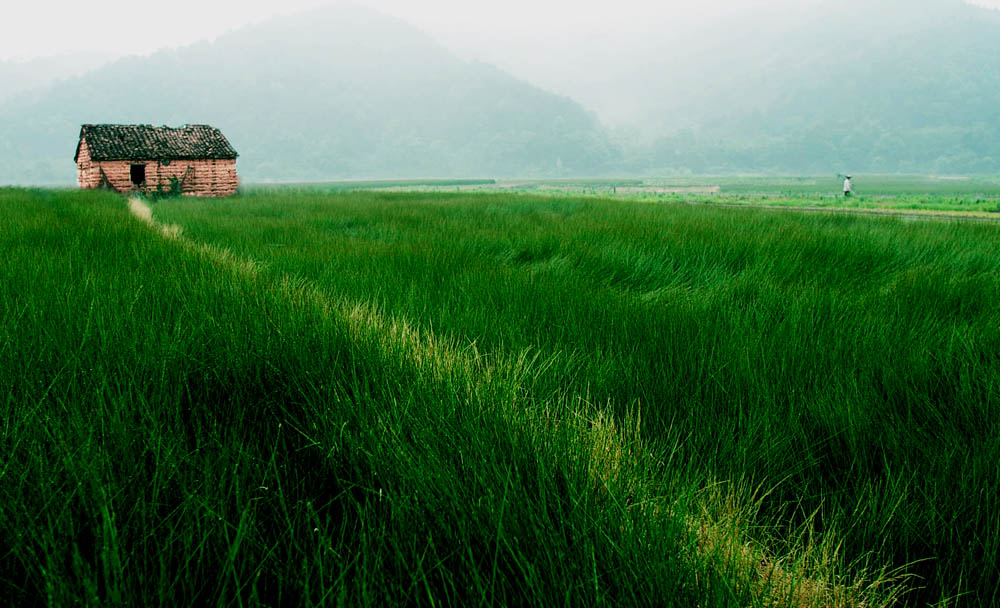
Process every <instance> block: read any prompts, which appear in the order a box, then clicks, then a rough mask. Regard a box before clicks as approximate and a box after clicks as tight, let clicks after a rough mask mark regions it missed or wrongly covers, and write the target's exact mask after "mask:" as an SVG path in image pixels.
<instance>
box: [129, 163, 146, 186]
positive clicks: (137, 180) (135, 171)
mask: <svg viewBox="0 0 1000 608" xmlns="http://www.w3.org/2000/svg"><path fill="white" fill-rule="evenodd" d="M129 175H130V176H131V177H132V183H133V184H135V185H136V186H141V185H143V184H145V183H146V165H132V167H131V170H130V171H129Z"/></svg>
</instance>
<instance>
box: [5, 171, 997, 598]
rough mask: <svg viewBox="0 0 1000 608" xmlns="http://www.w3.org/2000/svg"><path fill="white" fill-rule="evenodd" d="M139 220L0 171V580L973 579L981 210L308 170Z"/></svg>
mask: <svg viewBox="0 0 1000 608" xmlns="http://www.w3.org/2000/svg"><path fill="white" fill-rule="evenodd" d="M485 186H491V185H489V184H486V185H485ZM442 187H445V186H442ZM446 187H452V186H451V185H449V186H446ZM458 187H460V186H458ZM730 196H731V197H738V196H742V194H733V195H730ZM753 196H758V195H756V194H755V195H753ZM763 196H772V194H764V195H763ZM789 196H790V195H789ZM803 196H805V195H803ZM905 196H910V194H906V195H899V197H898V198H904V197H905ZM927 196H931V195H927ZM934 196H937V197H938V199H939V200H938V202H940V203H941V204H942V205H945V204H946V203H945V202H944V200H945V199H946V198H947V197H945V196H943V195H934ZM956 196H966V194H962V193H960V194H958V195H956ZM806 198H808V197H806ZM725 200H728V199H725ZM809 200H814V199H809ZM651 202H652V203H656V204H650V203H651ZM152 217H153V218H154V220H155V222H157V224H156V225H150V224H147V223H145V222H143V221H141V220H140V219H137V218H136V217H134V216H132V215H130V214H129V210H128V206H127V204H126V201H125V200H124V199H122V198H121V197H119V196H116V195H111V194H105V193H94V192H54V191H32V190H17V189H0V254H2V255H3V259H4V263H3V265H0V269H2V270H0V279H2V284H3V285H4V289H3V292H2V293H0V340H2V342H0V386H2V387H4V388H3V391H4V392H3V393H2V394H0V399H3V400H4V407H3V408H2V409H0V430H2V434H0V441H2V449H3V453H4V454H5V455H6V458H5V460H4V462H3V463H2V464H0V598H2V599H5V600H7V603H11V604H15V605H74V604H86V605H100V606H106V605H135V604H142V605H169V606H173V605H193V604H197V605H227V606H228V605H339V604H343V605H399V604H406V605H441V604H444V605H466V604H472V605H538V606H552V605H675V606H695V605H701V606H775V605H777V606H830V605H843V606H880V605H886V606H888V605H895V604H903V605H912V606H922V605H927V604H938V605H972V606H989V605H994V604H996V603H998V602H1000V589H998V587H997V583H996V581H997V580H998V579H1000V569H998V566H997V564H998V563H1000V515H998V514H1000V499H998V497H997V492H996V491H995V489H996V488H997V487H998V484H1000V432H998V431H1000V429H998V428H997V427H998V420H1000V418H998V415H997V414H998V412H997V408H998V407H1000V306H998V304H997V300H996V297H997V294H998V293H1000V257H998V256H997V255H996V250H997V246H998V245H1000V224H993V223H968V222H956V221H947V220H930V219H928V220H917V221H911V220H906V219H901V218H885V217H867V216H851V215H834V214H815V213H800V212H794V211H789V212H783V213H776V212H774V211H770V210H763V209H755V208H745V209H744V208H722V207H717V206H711V205H691V204H686V203H680V202H676V201H674V200H673V199H664V200H651V199H650V198H648V197H647V198H644V197H638V198H637V200H624V199H622V198H601V197H598V196H596V195H591V193H589V192H588V193H577V194H573V193H572V192H569V193H562V194H560V195H559V196H526V195H518V194H511V193H507V192H489V191H477V192H470V193H466V192H460V193H450V194H449V193H443V192H415V193H397V192H382V191H377V190H375V191H372V190H361V191H348V192H343V191H341V192H335V191H332V190H331V189H330V188H329V187H326V186H314V187H309V188H288V189H280V188H273V187H269V188H256V189H253V188H251V189H248V192H247V193H245V194H244V195H241V196H238V197H234V198H231V199H225V200H193V199H172V200H162V201H157V202H155V203H153V204H152ZM165 226H166V227H167V228H164V227H165ZM170 226H173V227H170Z"/></svg>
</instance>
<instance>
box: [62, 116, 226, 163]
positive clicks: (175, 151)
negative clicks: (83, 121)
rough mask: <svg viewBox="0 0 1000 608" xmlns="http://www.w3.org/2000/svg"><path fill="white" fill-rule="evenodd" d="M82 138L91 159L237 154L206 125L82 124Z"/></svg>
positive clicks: (220, 156)
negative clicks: (173, 126)
mask: <svg viewBox="0 0 1000 608" xmlns="http://www.w3.org/2000/svg"><path fill="white" fill-rule="evenodd" d="M84 139H86V140H87V148H88V149H89V150H90V157H91V158H92V159H94V160H171V159H178V160H182V159H183V160H190V159H200V158H216V159H230V158H236V150H233V147H232V146H231V145H229V142H228V141H227V140H226V137H225V136H224V135H223V134H222V132H221V131H219V130H218V129H216V128H215V127H210V126H208V125H185V126H183V127H178V128H176V129H174V128H170V127H154V126H152V125H83V126H82V127H81V128H80V141H83V140H84ZM79 153H80V147H79V144H78V145H77V155H79ZM73 160H76V157H75V156H74V157H73Z"/></svg>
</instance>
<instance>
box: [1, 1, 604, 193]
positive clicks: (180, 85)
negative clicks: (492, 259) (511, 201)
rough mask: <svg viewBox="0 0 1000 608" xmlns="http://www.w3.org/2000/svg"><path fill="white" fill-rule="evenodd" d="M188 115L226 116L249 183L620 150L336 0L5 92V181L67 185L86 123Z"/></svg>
mask: <svg viewBox="0 0 1000 608" xmlns="http://www.w3.org/2000/svg"><path fill="white" fill-rule="evenodd" d="M189 122H199V123H209V124H212V125H214V126H217V127H219V128H220V129H222V131H223V132H224V133H225V134H226V136H227V137H228V138H229V139H230V141H231V142H232V143H233V145H234V146H235V147H236V149H237V150H238V151H239V153H240V160H239V171H240V175H241V177H243V178H244V179H247V180H251V181H259V180H318V179H335V178H365V177H372V178H379V177H426V176H441V177H451V176H468V175H488V176H504V175H560V174H564V173H571V174H587V173H593V172H596V171H601V170H603V169H604V168H606V167H607V166H608V165H609V163H611V162H612V161H613V159H614V158H615V157H616V155H617V153H616V151H615V150H614V149H613V147H612V145H611V143H610V140H609V139H608V138H607V136H606V135H605V134H604V132H603V131H602V130H601V127H600V125H599V123H598V121H597V120H596V118H595V117H594V116H593V115H592V114H591V113H589V112H587V111H586V110H584V109H583V108H582V107H581V106H580V105H579V104H577V103H575V102H573V101H572V100H570V99H567V98H564V97H559V96H556V95H553V94H550V93H547V92H545V91H542V90H540V89H538V88H537V87H534V86H532V85H530V84H528V83H525V82H522V81H519V80H517V79H515V78H513V77H511V76H509V75H507V74H505V73H503V72H501V71H500V70H497V69H496V68H493V67H491V66H488V65H486V64H482V63H468V62H465V61H462V60H460V59H458V58H457V57H455V56H454V55H452V54H451V53H450V52H448V51H446V50H445V49H444V48H443V47H441V46H439V45H438V44H436V43H435V42H434V41H433V40H431V39H430V38H429V37H428V36H427V35H425V34H423V33H422V32H420V31H419V30H417V29H415V28H413V27H411V26H409V25H407V24H406V23H404V22H402V21H400V20H398V19H395V18H391V17H387V16H384V15H382V14H380V13H377V12H374V11H371V10H368V9H364V8H360V7H357V6H353V5H338V6H333V7H329V8H325V9H321V10H316V11H311V12H308V13H302V14H298V15H292V16H286V17H279V18H275V19H272V20H270V21H267V22H264V23H261V24H257V25H253V26H248V27H245V28H243V29H240V30H237V31H235V32H232V33H230V34H228V35H225V36H222V37H220V38H219V39H218V40H216V41H215V42H212V43H208V42H205V43H198V44H195V45H192V46H189V47H184V48H180V49H176V50H167V51H160V52H158V53H155V54H153V55H151V56H148V57H129V58H125V59H121V60H118V61H116V62H114V63H112V64H110V65H108V66H106V67H104V68H102V69H100V70H97V71H95V72H92V73H90V74H88V75H87V76H86V77H82V78H76V79H72V80H69V81H66V82H63V83H60V84H57V85H55V86H53V87H52V88H50V89H47V90H45V91H42V92H35V93H32V94H30V95H22V96H20V97H17V98H15V99H14V100H11V101H8V102H7V103H6V104H3V105H0V183H52V182H55V183H71V182H72V180H73V178H74V175H75V169H74V167H73V164H72V161H71V158H72V153H73V149H74V146H75V144H76V139H75V138H76V136H77V133H78V131H79V126H80V124H83V123H141V124H168V125H171V126H179V125H180V124H184V123H189Z"/></svg>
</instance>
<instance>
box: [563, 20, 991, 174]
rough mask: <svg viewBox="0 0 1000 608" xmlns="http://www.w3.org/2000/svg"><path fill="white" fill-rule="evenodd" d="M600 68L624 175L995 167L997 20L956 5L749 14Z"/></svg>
mask: <svg viewBox="0 0 1000 608" xmlns="http://www.w3.org/2000/svg"><path fill="white" fill-rule="evenodd" d="M591 65H592V67H591V69H599V68H595V67H593V66H594V64H591ZM607 73H608V75H609V79H608V86H610V87H612V88H614V89H616V90H618V91H627V92H628V94H629V95H631V99H630V100H629V101H630V104H631V105H630V106H629V107H630V108H631V110H632V113H631V117H632V119H633V120H632V121H631V123H632V127H633V129H635V131H634V132H633V133H634V137H633V138H634V139H642V138H643V137H644V136H645V137H646V138H647V139H646V145H645V146H643V147H640V148H638V149H635V150H633V151H632V158H630V159H629V160H627V161H626V162H625V166H628V167H629V168H630V169H632V170H638V171H642V172H649V171H653V172H655V171H662V170H683V169H689V170H692V171H694V172H730V171H774V172H792V173H829V172H833V171H837V170H844V171H874V172H924V173H952V172H955V173H995V172H997V171H1000V103H998V100H1000V13H998V12H996V11H990V10H986V9H982V8H977V7H973V6H969V5H966V4H963V3H962V2H959V1H958V0H917V1H912V0H911V1H906V2H903V1H901V0H881V1H880V2H877V3H875V2H868V1H867V0H865V1H859V0H849V1H847V2H838V3H836V4H833V3H829V2H826V3H822V4H819V5H815V4H814V5H803V6H802V7H800V8H799V9H787V10H785V11H784V12H782V13H780V14H775V13H770V14H769V13H763V14H758V15H756V16H753V17H749V18H748V17H744V18H743V19H741V20H740V21H738V22H731V23H717V24H715V25H714V26H713V28H712V29H711V30H710V31H707V30H701V31H699V32H696V33H695V34H694V35H691V36H686V37H682V38H677V39H672V40H668V41H665V43H664V45H663V46H660V47H658V48H656V49H652V50H648V49H647V50H646V51H644V54H643V58H641V59H637V60H636V61H634V62H632V63H631V64H630V67H629V68H628V69H624V70H623V69H610V68H609V69H608V71H607ZM579 97H580V98H581V99H584V100H585V102H586V100H587V99H588V95H587V93H586V92H585V91H580V95H579ZM650 135H655V137H650Z"/></svg>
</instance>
